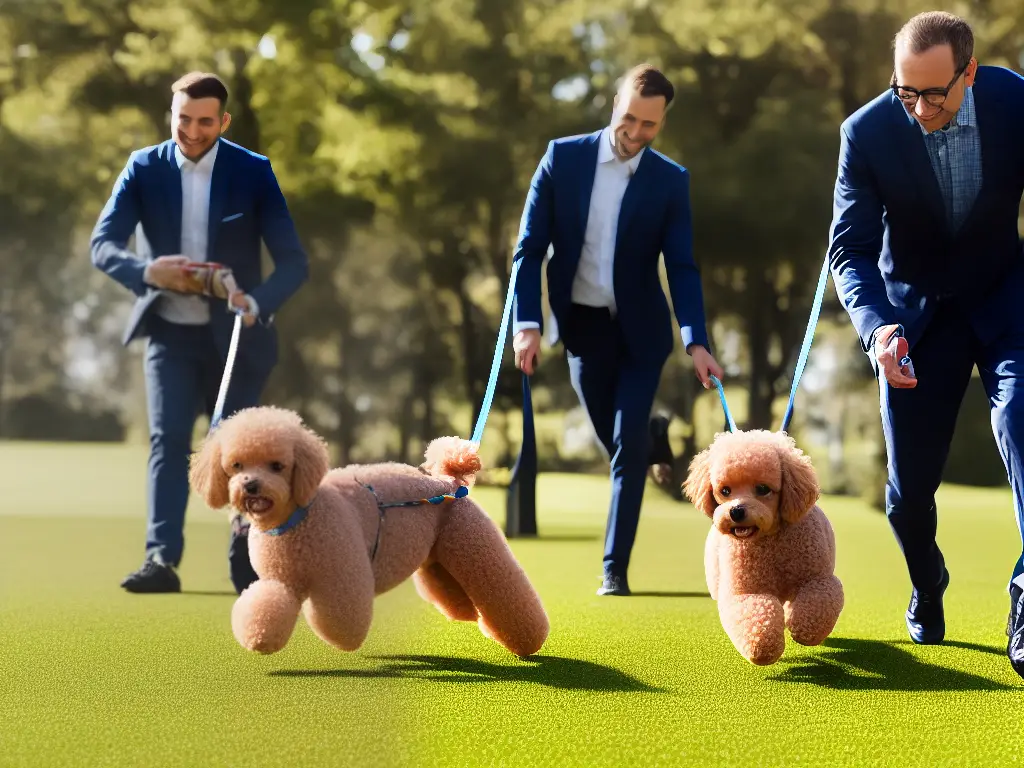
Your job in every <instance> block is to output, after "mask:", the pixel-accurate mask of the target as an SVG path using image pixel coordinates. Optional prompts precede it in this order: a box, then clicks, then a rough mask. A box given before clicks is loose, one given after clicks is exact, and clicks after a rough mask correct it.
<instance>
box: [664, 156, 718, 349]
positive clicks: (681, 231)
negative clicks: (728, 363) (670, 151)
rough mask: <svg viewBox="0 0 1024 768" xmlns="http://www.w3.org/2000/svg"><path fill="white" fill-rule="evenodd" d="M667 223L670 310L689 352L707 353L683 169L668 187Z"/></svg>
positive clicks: (686, 175) (687, 179)
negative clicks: (699, 349)
mask: <svg viewBox="0 0 1024 768" xmlns="http://www.w3.org/2000/svg"><path fill="white" fill-rule="evenodd" d="M669 194H670V195H671V198H670V201H669V208H668V223H667V225H666V228H665V236H664V240H663V242H662V245H661V250H662V254H663V256H664V258H665V272H666V274H667V275H668V288H669V293H671V295H672V308H673V309H674V310H675V315H676V321H677V322H678V323H679V330H680V333H681V335H682V339H683V346H684V347H685V348H686V349H689V348H690V346H691V345H693V344H698V345H700V346H702V347H704V348H705V349H710V344H709V342H708V334H707V327H706V320H705V317H704V290H703V288H702V286H701V281H700V270H699V269H698V268H697V264H696V262H695V261H694V259H693V215H692V213H691V210H690V172H689V171H687V170H685V169H683V170H681V171H680V172H679V173H678V174H677V175H676V178H675V182H674V183H673V184H672V185H671V186H670V192H669Z"/></svg>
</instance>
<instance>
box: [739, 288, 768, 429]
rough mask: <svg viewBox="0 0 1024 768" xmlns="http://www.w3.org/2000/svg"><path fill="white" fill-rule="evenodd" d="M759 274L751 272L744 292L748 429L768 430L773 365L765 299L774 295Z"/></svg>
mask: <svg viewBox="0 0 1024 768" xmlns="http://www.w3.org/2000/svg"><path fill="white" fill-rule="evenodd" d="M767 288H768V286H767V285H766V282H765V280H764V278H763V277H762V276H761V275H756V274H753V273H751V274H750V289H749V291H748V295H747V312H746V318H745V322H746V326H747V345H748V348H749V354H750V392H749V393H748V398H747V423H746V425H745V426H746V428H747V429H769V428H770V427H771V421H772V400H773V389H774V387H773V383H774V382H773V381H772V378H771V377H772V370H771V369H772V366H771V363H770V361H769V360H768V345H769V342H770V340H771V332H772V329H771V327H770V325H769V323H768V322H767V321H768V314H769V313H768V312H767V311H766V309H767V308H766V306H765V304H766V302H767V301H771V300H773V299H774V295H772V294H770V293H769V292H768V290H766V289H767Z"/></svg>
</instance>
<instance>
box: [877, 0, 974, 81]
mask: <svg viewBox="0 0 1024 768" xmlns="http://www.w3.org/2000/svg"><path fill="white" fill-rule="evenodd" d="M901 41H903V42H906V44H907V49H908V50H909V51H910V52H911V53H913V54H914V55H917V54H921V53H924V52H925V51H927V50H929V49H931V48H934V47H935V46H937V45H948V46H949V47H950V48H952V49H953V65H954V66H955V68H956V69H957V71H959V70H961V69H965V68H966V67H967V65H968V64H970V63H971V57H972V56H973V55H974V32H973V31H971V27H970V25H969V24H968V23H967V22H966V21H964V20H963V19H961V18H959V17H957V16H954V15H953V14H951V13H946V12H945V11H928V12H927V13H919V14H918V15H917V16H914V17H913V18H912V19H910V21H908V22H907V23H906V24H904V25H903V28H902V29H900V31H899V32H897V33H896V37H895V38H894V39H893V48H895V47H896V45H897V44H898V43H900V42H901Z"/></svg>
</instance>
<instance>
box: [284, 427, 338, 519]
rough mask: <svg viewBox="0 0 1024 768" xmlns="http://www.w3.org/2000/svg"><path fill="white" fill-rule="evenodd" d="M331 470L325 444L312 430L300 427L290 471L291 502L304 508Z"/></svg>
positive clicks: (329, 457)
mask: <svg viewBox="0 0 1024 768" xmlns="http://www.w3.org/2000/svg"><path fill="white" fill-rule="evenodd" d="M330 468H331V455H330V453H329V452H328V450H327V443H326V442H324V440H323V438H321V437H320V436H319V435H317V434H316V433H315V432H313V431H312V430H309V429H307V428H305V427H301V428H299V430H298V435H297V437H296V440H295V467H294V468H293V469H292V500H293V501H294V502H295V503H296V504H298V505H299V506H300V507H305V506H306V505H308V504H309V503H310V502H311V501H313V497H314V496H315V495H316V492H317V489H318V488H319V487H320V481H321V480H323V479H324V475H326V474H327V471H328V470H329V469H330Z"/></svg>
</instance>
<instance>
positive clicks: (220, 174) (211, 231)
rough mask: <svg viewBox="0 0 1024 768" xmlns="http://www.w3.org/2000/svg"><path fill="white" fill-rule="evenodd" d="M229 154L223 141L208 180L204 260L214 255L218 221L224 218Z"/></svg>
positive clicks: (218, 227) (229, 161)
mask: <svg viewBox="0 0 1024 768" xmlns="http://www.w3.org/2000/svg"><path fill="white" fill-rule="evenodd" d="M230 158H231V153H230V152H228V151H227V146H226V144H225V142H224V141H221V142H220V146H219V147H218V148H217V157H216V159H215V161H214V164H213V175H212V177H211V179H210V214H209V217H210V218H209V223H208V228H207V235H206V258H207V260H209V259H210V257H211V256H212V255H213V253H214V245H215V244H216V238H217V232H218V230H219V229H220V220H221V219H222V218H223V217H224V201H225V200H226V199H227V193H228V181H229V180H230V178H231V171H230V168H229V165H230V163H231V160H230Z"/></svg>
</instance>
